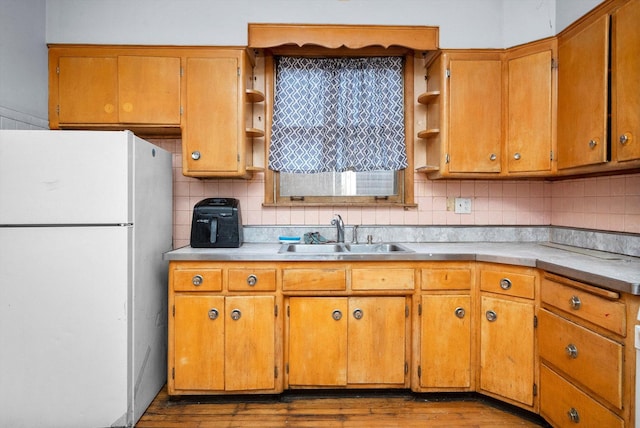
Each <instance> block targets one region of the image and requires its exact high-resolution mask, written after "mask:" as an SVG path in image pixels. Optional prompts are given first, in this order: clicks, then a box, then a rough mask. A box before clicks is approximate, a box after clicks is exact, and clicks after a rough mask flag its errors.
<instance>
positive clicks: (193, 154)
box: [191, 150, 200, 160]
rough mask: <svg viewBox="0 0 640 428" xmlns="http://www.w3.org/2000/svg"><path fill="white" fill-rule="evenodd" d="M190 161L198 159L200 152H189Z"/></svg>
mask: <svg viewBox="0 0 640 428" xmlns="http://www.w3.org/2000/svg"><path fill="white" fill-rule="evenodd" d="M191 159H193V160H198V159H200V152H199V151H197V150H196V151H195V152H191Z"/></svg>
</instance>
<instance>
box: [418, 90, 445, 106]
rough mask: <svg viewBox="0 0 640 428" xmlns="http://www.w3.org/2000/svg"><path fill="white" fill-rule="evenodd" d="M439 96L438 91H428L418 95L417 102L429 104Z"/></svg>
mask: <svg viewBox="0 0 640 428" xmlns="http://www.w3.org/2000/svg"><path fill="white" fill-rule="evenodd" d="M439 96H440V91H429V92H425V93H422V94H420V95H418V102H419V103H420V104H425V105H426V104H431V103H432V102H434V101H435V100H437V99H438V97H439Z"/></svg>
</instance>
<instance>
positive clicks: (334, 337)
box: [289, 297, 348, 386]
mask: <svg viewBox="0 0 640 428" xmlns="http://www.w3.org/2000/svg"><path fill="white" fill-rule="evenodd" d="M347 310H348V305H347V298H346V297H335V298H329V297H326V298H325V297H308V298H307V297H292V298H291V299H290V300H289V385H293V386H344V385H346V384H347V322H348V318H347V315H348V314H347Z"/></svg>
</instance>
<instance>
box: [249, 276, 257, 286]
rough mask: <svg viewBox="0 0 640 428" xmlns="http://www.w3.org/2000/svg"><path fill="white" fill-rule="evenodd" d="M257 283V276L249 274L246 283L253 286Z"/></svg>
mask: <svg viewBox="0 0 640 428" xmlns="http://www.w3.org/2000/svg"><path fill="white" fill-rule="evenodd" d="M257 283H258V277H257V276H255V275H254V274H251V275H249V276H248V277H247V284H249V286H250V287H253V286H254V285H256V284H257Z"/></svg>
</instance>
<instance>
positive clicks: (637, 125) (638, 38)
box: [612, 0, 640, 162]
mask: <svg viewBox="0 0 640 428" xmlns="http://www.w3.org/2000/svg"><path fill="white" fill-rule="evenodd" d="M613 20H614V21H613V22H614V36H613V37H614V39H613V70H612V76H613V86H612V88H613V92H614V93H613V101H614V108H613V111H612V116H613V118H612V126H613V131H612V145H613V147H614V153H616V160H617V161H619V162H624V161H630V160H637V159H640V114H639V113H638V112H640V78H638V74H639V73H640V25H638V23H639V22H640V0H631V1H630V2H628V3H626V4H625V5H623V6H621V7H620V9H618V10H617V11H616V12H615V13H614V15H613Z"/></svg>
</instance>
